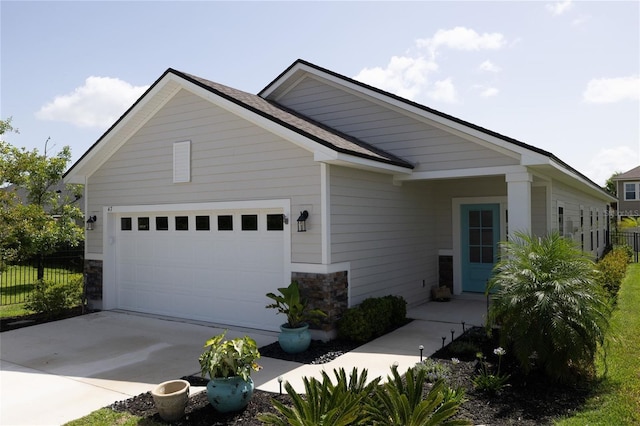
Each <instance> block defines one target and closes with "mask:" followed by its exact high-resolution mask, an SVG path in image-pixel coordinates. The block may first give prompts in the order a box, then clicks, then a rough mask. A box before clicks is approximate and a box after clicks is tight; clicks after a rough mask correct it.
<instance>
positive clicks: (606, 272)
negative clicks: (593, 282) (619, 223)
mask: <svg viewBox="0 0 640 426" xmlns="http://www.w3.org/2000/svg"><path fill="white" fill-rule="evenodd" d="M628 263H629V252H628V251H627V249H626V248H624V247H617V248H615V249H613V250H612V251H610V252H609V253H607V254H606V255H605V256H604V257H603V258H602V259H600V261H599V262H598V263H597V267H598V271H599V272H600V276H599V280H600V283H601V284H602V286H603V287H604V288H605V289H606V290H607V291H608V292H609V295H610V296H611V297H615V296H616V295H617V294H618V290H620V285H621V284H622V280H623V279H624V276H625V274H626V272H627V265H628Z"/></svg>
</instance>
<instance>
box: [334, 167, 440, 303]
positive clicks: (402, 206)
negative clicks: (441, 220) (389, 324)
mask: <svg viewBox="0 0 640 426" xmlns="http://www.w3.org/2000/svg"><path fill="white" fill-rule="evenodd" d="M423 187H424V186H423V185H403V186H400V187H399V186H394V185H393V184H392V180H391V178H390V177H389V176H386V175H379V174H375V173H369V172H363V171H357V170H353V169H346V168H342V167H337V166H332V167H331V256H332V261H333V262H334V263H340V262H350V265H351V270H350V279H349V282H350V285H351V288H350V291H351V303H352V304H357V303H360V302H361V301H362V300H364V299H366V298H368V297H379V296H384V295H388V294H397V295H402V296H403V297H404V298H405V299H406V300H407V302H409V303H419V302H421V301H425V300H426V299H427V298H428V288H429V286H427V287H425V288H423V287H422V280H425V281H427V282H429V281H433V280H435V274H436V272H435V266H436V265H435V260H433V247H431V245H430V239H429V238H428V235H430V232H431V228H432V220H431V219H430V217H429V215H430V213H429V209H428V198H429V195H428V193H426V192H425V191H424V189H423Z"/></svg>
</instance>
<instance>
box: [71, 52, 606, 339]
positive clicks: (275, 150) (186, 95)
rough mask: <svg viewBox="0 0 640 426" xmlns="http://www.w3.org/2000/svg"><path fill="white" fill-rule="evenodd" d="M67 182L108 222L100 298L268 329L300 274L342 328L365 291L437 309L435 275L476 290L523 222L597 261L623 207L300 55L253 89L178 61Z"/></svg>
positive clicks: (525, 154)
mask: <svg viewBox="0 0 640 426" xmlns="http://www.w3.org/2000/svg"><path fill="white" fill-rule="evenodd" d="M65 180H66V181H67V182H72V183H82V184H85V185H86V186H85V189H86V199H85V202H86V212H87V214H88V215H95V216H97V222H96V224H95V225H96V228H95V230H93V231H87V241H86V259H87V261H86V268H87V277H88V285H89V287H90V288H92V289H93V293H92V299H93V300H92V301H91V302H92V304H93V306H95V307H97V308H102V309H125V310H131V311H139V312H148V313H153V314H162V315H169V316H174V317H182V318H189V319H195V320H204V321H210V322H215V323H220V324H233V325H236V326H245V327H251V328H258V329H268V330H277V327H278V325H279V324H281V323H282V322H284V318H281V317H279V316H277V315H275V314H274V312H273V310H267V309H264V307H265V305H266V304H268V303H269V300H268V299H267V298H266V297H265V294H266V293H267V292H270V291H273V290H275V289H276V288H277V287H282V286H286V285H287V284H288V283H289V282H290V281H291V280H292V279H295V280H298V281H299V282H300V283H301V286H302V287H303V288H304V291H305V294H306V295H308V296H309V297H310V298H311V300H312V302H313V304H314V305H315V306H316V307H320V308H322V309H325V310H326V311H328V312H329V313H330V320H329V322H331V321H332V320H335V319H336V318H337V317H339V315H340V314H341V312H342V311H343V310H344V309H346V308H347V307H348V306H353V305H355V304H358V303H360V302H361V301H363V300H364V299H366V298H368V297H377V296H384V295H388V294H394V295H400V296H403V297H404V298H405V299H406V300H407V302H408V303H409V304H410V305H415V304H418V303H422V302H425V301H427V300H429V297H430V289H431V287H432V286H436V285H438V283H439V282H440V277H446V276H449V277H452V281H451V282H446V280H444V284H447V285H449V286H451V288H452V291H453V293H454V294H460V293H462V292H475V293H481V292H483V291H484V289H485V284H486V281H487V279H488V277H489V275H490V273H491V269H492V267H493V265H494V263H495V262H496V260H497V258H498V242H499V241H501V240H505V239H506V238H507V235H508V234H509V233H512V232H514V231H526V232H532V233H534V234H535V235H540V236H542V235H545V234H547V233H548V232H550V231H554V230H557V231H559V232H560V233H562V234H563V235H565V236H567V237H570V238H573V239H575V240H576V241H578V242H580V241H582V244H583V247H584V249H585V250H586V251H588V252H590V253H592V255H593V256H594V257H595V256H598V255H600V254H601V253H602V250H603V249H604V247H605V234H606V227H607V221H606V220H605V219H604V218H605V214H606V212H607V208H608V207H607V206H608V205H609V203H610V202H612V201H614V200H615V199H614V198H613V197H611V196H610V195H608V194H607V193H606V192H604V191H603V190H602V188H600V187H599V186H598V185H596V184H595V183H593V182H592V181H590V180H589V179H587V178H586V177H585V176H584V175H582V174H580V173H579V172H578V171H576V170H574V169H572V168H571V167H569V166H568V165H567V164H566V163H564V162H562V161H561V160H560V159H558V158H556V157H555V156H554V155H552V154H551V153H549V152H546V151H543V150H541V149H538V148H535V147H533V146H530V145H527V144H524V143H522V142H519V141H517V140H514V139H511V138H509V137H506V136H503V135H500V134H497V133H495V132H492V131H490V130H487V129H483V128H481V127H479V126H476V125H474V124H471V123H468V122H465V121H462V120H460V119H457V118H455V117H451V116H449V115H446V114H443V113H441V112H438V111H435V110H432V109H430V108H428V107H425V106H423V105H420V104H417V103H414V102H411V101H408V100H406V99H403V98H400V97H398V96H395V95H392V94H390V93H387V92H384V91H382V90H379V89H377V88H375V87H371V86H368V85H366V84H363V83H360V82H357V81H355V80H352V79H350V78H347V77H344V76H342V75H340V74H337V73H335V72H333V71H329V70H326V69H323V68H320V67H318V66H316V65H313V64H310V63H308V62H305V61H302V60H298V61H296V62H295V63H293V64H292V65H291V66H290V67H289V68H287V69H286V70H285V71H284V72H283V73H282V74H280V75H279V76H278V77H277V78H276V79H275V80H274V81H272V82H271V83H270V84H269V85H267V87H266V88H265V89H263V90H262V91H261V92H260V93H259V94H258V95H253V94H249V93H246V92H242V91H240V90H236V89H233V88H230V87H227V86H223V85H221V84H218V83H214V82H211V81H208V80H204V79H202V78H199V77H195V76H193V75H189V74H186V73H183V72H179V71H176V70H173V69H169V70H167V71H166V72H165V73H164V74H163V75H162V76H161V77H160V78H159V79H158V80H157V81H156V82H155V83H154V84H153V85H152V86H151V87H150V88H149V90H148V91H147V92H146V93H145V94H144V95H142V97H141V98H140V99H139V100H138V101H137V102H136V103H135V104H134V105H133V106H132V107H131V108H130V109H129V110H128V111H127V112H126V113H125V114H124V115H123V116H122V117H121V118H120V119H119V120H118V121H117V122H116V123H115V124H114V125H113V126H112V127H111V128H110V129H109V130H108V131H107V132H106V133H105V134H104V135H103V136H102V137H101V138H100V139H99V140H98V141H97V142H96V143H95V144H94V145H93V146H92V147H91V148H90V149H89V150H88V151H87V152H86V153H85V154H84V155H83V156H82V158H81V159H80V160H78V162H76V163H75V164H74V165H73V167H72V168H71V169H70V170H69V171H68V172H67V174H66V175H65ZM303 212H307V213H308V218H307V220H306V222H304V223H303V222H300V223H297V222H298V219H303V218H304V214H302V213H303ZM298 225H302V226H303V227H305V226H306V232H300V231H299V230H298ZM323 328H324V329H325V330H327V329H330V328H331V325H330V324H325V325H324V327H323Z"/></svg>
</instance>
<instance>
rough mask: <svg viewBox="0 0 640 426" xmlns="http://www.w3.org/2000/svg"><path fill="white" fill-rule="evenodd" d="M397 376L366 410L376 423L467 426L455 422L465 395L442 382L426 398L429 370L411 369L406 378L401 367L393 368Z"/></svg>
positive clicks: (388, 424) (379, 392) (458, 421)
mask: <svg viewBox="0 0 640 426" xmlns="http://www.w3.org/2000/svg"><path fill="white" fill-rule="evenodd" d="M391 372H392V374H393V377H389V378H388V379H387V382H386V383H385V384H384V385H383V386H382V387H381V388H380V389H379V390H378V392H376V393H375V394H374V395H373V397H372V398H370V399H369V400H368V404H367V407H366V410H367V411H369V412H370V414H371V416H372V420H373V422H372V424H374V425H385V426H394V425H398V426H400V425H402V426H414V425H415V426H430V425H434V426H435V425H467V424H471V423H470V422H468V421H467V420H460V419H458V420H452V419H451V417H453V416H454V415H455V414H456V413H457V412H458V409H459V408H460V405H461V404H462V403H463V402H464V392H463V391H462V390H459V389H451V388H449V387H448V386H446V385H445V383H444V381H443V380H438V381H437V382H436V383H435V384H434V385H433V387H432V388H431V389H430V390H429V392H428V393H427V394H426V395H424V383H425V380H426V371H425V370H424V369H412V368H410V369H408V370H407V372H406V374H405V377H404V379H403V378H402V377H401V376H400V374H398V368H397V367H396V366H394V367H392V369H391Z"/></svg>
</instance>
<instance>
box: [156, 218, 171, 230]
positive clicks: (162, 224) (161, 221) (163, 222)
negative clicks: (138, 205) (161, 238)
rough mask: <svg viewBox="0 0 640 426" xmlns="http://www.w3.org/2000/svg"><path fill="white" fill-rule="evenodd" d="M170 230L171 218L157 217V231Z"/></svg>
mask: <svg viewBox="0 0 640 426" xmlns="http://www.w3.org/2000/svg"><path fill="white" fill-rule="evenodd" d="M168 230H169V218H168V217H167V216H157V217H156V231H168Z"/></svg>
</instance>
